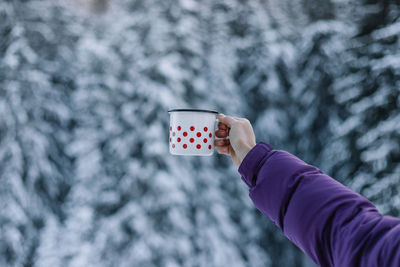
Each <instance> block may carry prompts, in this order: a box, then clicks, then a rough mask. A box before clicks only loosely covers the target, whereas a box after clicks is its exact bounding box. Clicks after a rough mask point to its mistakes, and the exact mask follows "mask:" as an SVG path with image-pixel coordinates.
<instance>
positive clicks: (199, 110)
mask: <svg viewBox="0 0 400 267" xmlns="http://www.w3.org/2000/svg"><path fill="white" fill-rule="evenodd" d="M185 111H189V112H208V113H214V114H218V113H219V112H217V111H215V110H208V109H193V108H178V109H170V110H168V113H171V112H185Z"/></svg>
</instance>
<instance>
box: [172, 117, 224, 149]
mask: <svg viewBox="0 0 400 267" xmlns="http://www.w3.org/2000/svg"><path fill="white" fill-rule="evenodd" d="M168 113H169V114H170V125H169V152H170V153H171V154H173V155H187V156H188V155H192V156H211V155H212V154H213V153H214V140H215V128H216V123H217V115H218V112H217V111H213V110H203V109H172V110H169V111H168Z"/></svg>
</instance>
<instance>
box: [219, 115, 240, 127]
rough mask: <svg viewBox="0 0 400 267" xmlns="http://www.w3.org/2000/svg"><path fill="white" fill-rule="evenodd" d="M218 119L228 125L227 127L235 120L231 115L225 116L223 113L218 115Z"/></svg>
mask: <svg viewBox="0 0 400 267" xmlns="http://www.w3.org/2000/svg"><path fill="white" fill-rule="evenodd" d="M218 120H219V121H220V122H222V123H223V124H225V125H226V126H228V127H229V128H231V127H232V124H234V123H235V122H236V120H235V119H234V118H233V117H231V116H225V115H224V114H219V115H218Z"/></svg>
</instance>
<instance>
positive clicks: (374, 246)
mask: <svg viewBox="0 0 400 267" xmlns="http://www.w3.org/2000/svg"><path fill="white" fill-rule="evenodd" d="M239 172H240V174H241V175H242V179H243V181H244V182H245V183H246V184H247V185H248V186H249V188H250V198H251V199H252V201H253V202H254V205H255V206H256V207H257V209H259V210H260V211H261V212H262V213H263V214H264V215H265V216H267V217H268V218H269V219H271V220H272V221H273V222H274V223H275V224H276V225H277V226H278V227H279V228H280V229H281V230H282V231H283V233H284V234H285V235H286V237H288V238H289V239H290V240H291V241H292V242H293V243H295V244H296V245H297V246H298V247H299V248H300V249H302V250H303V251H304V252H305V253H306V254H307V255H308V256H309V257H310V258H311V259H312V260H313V261H314V262H315V263H316V264H318V265H319V266H341V267H342V266H363V267H364V266H376V267H381V266H385V267H389V266H396V267H399V266H400V220H399V219H396V218H393V217H388V216H382V215H380V214H379V212H378V211H377V209H376V207H375V206H374V205H373V204H372V203H371V202H370V201H368V200H367V199H366V198H364V197H362V196H361V195H359V194H357V193H355V192H353V191H351V190H350V189H348V188H347V187H345V186H343V185H342V184H340V183H339V182H337V181H335V180H334V179H332V178H331V177H329V176H327V175H325V174H323V173H322V172H321V171H320V170H319V169H318V168H316V167H313V166H310V165H308V164H306V163H305V162H303V161H301V160H300V159H298V158H296V157H295V156H293V155H291V154H290V153H288V152H285V151H279V150H272V148H271V147H270V146H269V145H267V144H265V143H258V144H257V145H256V146H255V147H254V148H253V149H252V150H251V151H250V152H249V153H248V154H247V155H246V157H245V159H244V160H243V162H242V164H241V165H240V167H239Z"/></svg>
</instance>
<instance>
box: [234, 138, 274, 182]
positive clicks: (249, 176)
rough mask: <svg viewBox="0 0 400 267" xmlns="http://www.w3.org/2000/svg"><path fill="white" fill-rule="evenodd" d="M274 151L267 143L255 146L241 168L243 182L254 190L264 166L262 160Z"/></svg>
mask: <svg viewBox="0 0 400 267" xmlns="http://www.w3.org/2000/svg"><path fill="white" fill-rule="evenodd" d="M271 150H272V147H271V146H270V145H268V144H266V143H263V142H260V143H258V144H257V145H256V146H254V147H253V148H252V149H251V150H250V151H249V153H247V155H246V157H245V158H244V159H243V161H242V163H241V164H240V166H239V169H238V171H239V173H240V175H241V176H242V180H243V181H244V182H245V183H246V184H247V185H248V186H249V187H250V188H252V187H253V186H255V184H256V177H257V174H258V171H259V170H260V167H261V165H262V164H260V163H261V162H262V160H263V159H264V158H265V156H266V155H267V154H268V153H269V152H270V151H271Z"/></svg>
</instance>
